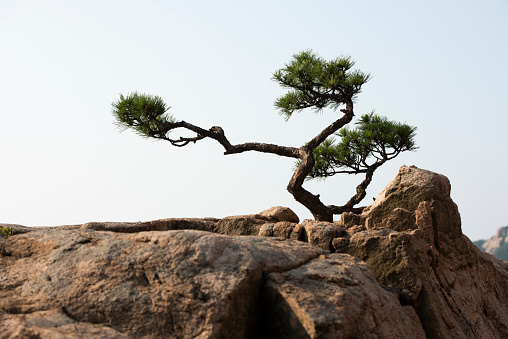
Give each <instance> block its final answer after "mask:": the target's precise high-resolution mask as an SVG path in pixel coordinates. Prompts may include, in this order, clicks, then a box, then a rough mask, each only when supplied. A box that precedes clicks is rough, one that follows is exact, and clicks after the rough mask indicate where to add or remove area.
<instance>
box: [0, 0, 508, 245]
mask: <svg viewBox="0 0 508 339" xmlns="http://www.w3.org/2000/svg"><path fill="white" fill-rule="evenodd" d="M305 49H313V50H314V51H315V52H317V53H318V54H319V55H321V56H322V57H324V58H326V59H331V58H335V57H337V56H341V55H351V56H352V57H353V59H355V60H356V62H357V64H356V66H357V67H358V68H360V69H361V70H362V71H365V72H369V73H371V74H372V75H373V79H372V80H371V81H370V82H369V83H368V84H366V85H365V86H364V90H363V93H362V94H360V95H359V97H358V103H357V105H356V109H355V110H356V113H357V115H358V116H359V115H361V114H363V113H367V112H369V111H370V110H372V109H376V112H377V113H379V114H382V115H386V116H388V117H389V118H390V119H394V120H399V121H402V122H407V123H408V124H411V125H415V126H417V127H418V135H417V139H416V141H417V144H418V145H419V146H420V149H419V150H418V151H417V152H412V153H403V154H401V155H400V156H399V157H398V158H396V159H394V160H392V161H391V162H390V163H388V164H387V165H385V166H384V167H382V168H381V169H380V170H378V172H377V173H376V175H375V176H374V181H373V183H372V184H371V186H369V189H368V195H367V198H366V199H365V201H364V202H366V203H367V204H370V202H371V201H372V197H375V196H377V195H378V193H379V192H380V191H381V190H382V188H383V187H384V186H386V184H388V182H389V181H391V180H392V179H393V178H394V177H395V175H396V173H397V170H398V168H399V167H400V166H401V165H416V166H418V167H421V168H424V169H428V170H432V171H435V172H438V173H442V174H444V175H446V176H447V177H448V178H449V179H450V181H451V183H452V198H453V200H454V201H455V202H456V203H457V204H458V206H459V210H460V213H461V216H462V224H463V225H462V227H463V231H464V233H465V234H466V235H468V236H469V237H470V238H471V239H473V240H476V239H480V238H488V237H490V236H492V235H493V234H494V232H495V230H496V229H497V228H499V227H500V226H504V225H507V224H508V216H507V213H506V212H505V208H506V206H507V203H508V193H507V192H508V181H507V179H506V176H505V175H506V172H507V169H508V164H507V157H506V146H507V143H508V142H507V141H506V134H507V132H506V128H507V124H508V118H507V107H508V95H506V90H507V85H506V81H507V80H506V79H508V68H507V67H506V62H507V60H508V3H507V2H506V1H504V0H498V1H494V0H481V1H480V0H478V1H458V0H457V1H434V0H432V1H428V0H426V1H374V0H369V1H320V0H314V1H299V0H291V1H273V0H272V1H264V0H263V1H259V0H258V1H220V0H216V1H185V2H184V1H150V0H144V1H125V0H123V1H109V0H98V1H96V0H87V1H63V0H62V1H55V0H46V1H30V0H26V1H10V0H0V114H1V123H0V157H1V160H2V161H1V165H0V166H1V167H0V222H2V223H17V224H22V225H27V226H43V225H62V224H79V223H84V222H88V221H137V220H154V219H160V218H170V217H204V216H212V217H224V216H228V215H237V214H250V213H256V212H259V211H261V210H264V209H266V208H269V207H271V206H275V205H282V206H288V207H291V208H292V209H293V210H294V211H295V212H296V213H297V214H298V215H299V216H300V219H304V218H310V217H311V215H310V213H309V212H308V211H307V210H306V209H305V208H304V207H303V206H301V205H300V204H298V203H297V202H296V201H294V199H293V197H292V196H291V195H290V194H289V193H288V192H287V191H286V185H287V182H288V181H289V179H290V177H291V174H292V171H291V169H292V167H293V160H291V159H287V158H280V157H277V156H274V155H269V154H256V153H252V152H251V153H244V154H239V155H230V156H223V155H222V153H223V149H222V148H221V146H220V145H219V144H218V143H216V142H213V141H211V140H205V141H202V142H199V143H197V144H195V145H189V146H187V147H184V148H175V147H172V146H171V145H170V144H169V143H164V142H155V141H149V140H145V139H142V138H140V137H139V136H137V135H135V134H134V133H131V132H128V131H126V132H124V133H121V134H120V133H119V132H118V130H116V128H115V126H114V125H113V117H112V115H111V102H112V101H114V100H116V99H117V98H118V95H119V94H120V93H124V94H127V93H129V92H132V91H139V92H145V93H150V94H154V95H159V96H161V97H163V98H164V100H165V101H166V102H167V103H168V104H169V105H171V106H172V109H171V112H172V114H173V115H175V116H176V117H177V118H179V119H182V120H185V121H188V122H191V123H193V124H196V125H199V126H202V127H203V128H209V127H211V126H213V125H219V126H222V127H223V128H224V130H225V132H226V135H227V136H228V138H229V140H230V141H231V142H232V143H243V142H248V141H258V142H269V143H276V144H282V145H288V146H301V145H302V144H303V143H304V142H306V141H308V140H309V139H310V138H312V137H313V136H314V135H315V134H317V133H318V132H319V131H321V129H322V128H324V127H325V126H326V125H328V124H329V123H331V122H332V121H333V120H335V119H337V117H338V113H334V112H333V111H325V112H324V113H323V114H321V115H315V114H314V113H312V112H311V111H308V112H307V111H304V112H302V113H301V114H299V115H295V116H293V117H292V118H291V119H290V120H289V121H288V122H285V121H284V119H283V118H282V117H281V116H279V115H278V114H277V111H276V110H275V109H274V108H273V102H274V101H275V99H276V97H277V96H279V95H281V94H283V93H284V90H283V89H281V88H280V87H278V85H277V84H276V83H275V82H273V81H271V80H270V78H271V74H272V72H274V71H275V70H277V69H278V68H281V67H283V66H284V64H285V63H286V62H288V61H289V60H290V58H291V56H292V55H293V54H294V53H296V52H299V51H302V50H305ZM361 180H362V178H361V177H354V176H345V177H341V176H336V177H334V178H331V179H329V180H327V181H324V182H309V183H307V184H306V185H305V187H306V188H307V189H309V190H310V191H311V192H313V193H315V194H317V193H319V194H321V198H322V200H323V201H324V203H326V204H336V205H341V204H343V203H345V202H346V201H347V199H349V197H350V196H351V195H352V194H353V193H354V187H355V186H356V185H357V184H358V183H359V182H360V181H361Z"/></svg>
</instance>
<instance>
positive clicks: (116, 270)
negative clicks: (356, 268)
mask: <svg viewBox="0 0 508 339" xmlns="http://www.w3.org/2000/svg"><path fill="white" fill-rule="evenodd" d="M0 253H1V255H2V256H1V257H0V267H2V271H1V277H0V337H1V338H10V337H12V338H17V337H18V336H21V337H23V336H24V337H27V338H28V337H38V336H39V337H41V336H42V337H47V338H57V337H58V336H57V334H58V333H60V334H61V333H68V332H69V331H70V329H69V328H75V333H74V334H73V335H81V336H82V337H85V335H86V334H87V333H94V336H97V337H100V336H103V337H109V338H114V337H121V336H120V335H118V336H116V335H112V333H116V332H118V333H121V334H123V335H125V336H128V337H132V338H176V337H178V338H249V337H251V338H256V337H258V335H259V332H260V331H261V330H262V328H263V326H261V325H260V324H261V322H260V317H259V315H260V314H262V312H260V308H261V307H262V306H263V305H262V304H261V303H260V297H259V291H260V288H261V286H262V284H263V276H264V275H265V274H268V273H270V272H274V271H276V272H280V271H287V270H290V269H292V268H294V267H299V266H300V265H303V264H305V263H307V262H308V261H309V260H311V259H312V258H315V257H317V256H319V255H320V254H321V253H322V251H321V250H319V249H318V248H315V247H313V246H311V245H308V244H305V243H302V242H298V243H295V242H287V241H278V240H276V239H270V238H261V237H230V236H224V235H218V234H213V233H209V232H202V231H194V230H180V231H159V232H157V231H152V232H141V233H129V234H125V233H114V232H102V231H95V230H90V229H84V230H59V229H53V230H46V231H37V232H31V233H27V234H23V235H17V236H13V237H11V238H9V239H8V240H7V241H2V242H1V243H0ZM98 325H101V326H98ZM48 328H49V330H48ZM48 331H51V333H52V334H51V335H50V334H49V332H48ZM46 335H47V336H46ZM69 337H72V336H71V335H69Z"/></svg>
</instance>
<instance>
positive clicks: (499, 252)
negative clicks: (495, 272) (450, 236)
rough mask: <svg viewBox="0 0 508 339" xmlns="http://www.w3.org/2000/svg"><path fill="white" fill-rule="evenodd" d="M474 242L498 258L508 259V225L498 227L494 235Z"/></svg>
mask: <svg viewBox="0 0 508 339" xmlns="http://www.w3.org/2000/svg"><path fill="white" fill-rule="evenodd" d="M474 244H475V245H476V246H478V248H480V249H481V250H482V251H485V252H487V253H490V254H492V255H494V256H495V257H496V258H498V259H502V260H508V226H504V227H500V228H498V229H497V231H496V234H495V235H494V236H492V237H490V238H489V239H487V240H478V241H475V242H474Z"/></svg>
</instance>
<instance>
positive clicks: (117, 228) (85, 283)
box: [0, 167, 508, 338]
mask: <svg viewBox="0 0 508 339" xmlns="http://www.w3.org/2000/svg"><path fill="white" fill-rule="evenodd" d="M0 226H5V225H0ZM8 226H9V227H12V228H13V229H14V234H15V235H14V236H11V237H10V238H8V239H5V240H4V239H0V338H426V337H427V338H502V337H508V311H507V309H508V308H507V307H506V305H507V304H508V272H507V263H506V262H502V261H499V260H497V259H495V258H494V257H493V256H491V255H489V254H487V253H483V252H481V251H480V250H478V249H477V248H476V246H474V245H473V244H472V243H471V242H470V241H469V239H468V238H467V237H465V236H464V235H462V232H461V227H460V216H459V213H458V209H457V206H456V205H455V204H454V203H453V201H452V200H451V198H450V183H449V181H448V179H447V178H446V177H444V176H442V175H439V174H436V173H432V172H429V171H425V170H421V169H418V168H415V167H402V168H401V169H400V171H399V173H398V175H397V176H396V178H395V179H394V180H393V181H392V182H391V183H390V184H389V185H388V186H387V187H386V188H385V190H384V191H383V192H382V193H381V194H380V196H379V197H378V198H377V199H376V201H375V202H374V204H372V205H371V206H369V207H368V208H366V209H365V210H364V212H363V213H362V214H361V215H355V214H352V213H345V214H343V215H342V217H341V220H340V221H338V222H334V223H326V222H317V221H312V220H304V221H303V222H302V223H301V224H299V219H298V217H297V216H296V215H295V214H294V213H293V212H292V211H291V210H289V209H287V208H283V207H275V208H271V209H269V210H266V211H263V212H260V213H258V214H253V215H246V216H236V217H228V218H224V219H214V218H199V219H190V218H189V219H163V220H156V221H152V222H139V223H111V222H105V223H97V222H93V223H87V224H84V225H73V226H60V227H44V228H29V227H24V226H19V225H8ZM258 234H259V236H258Z"/></svg>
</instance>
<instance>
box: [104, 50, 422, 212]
mask: <svg viewBox="0 0 508 339" xmlns="http://www.w3.org/2000/svg"><path fill="white" fill-rule="evenodd" d="M354 64H355V63H354V61H353V60H352V59H351V58H350V57H341V58H336V59H333V60H331V61H326V60H324V59H323V58H321V57H319V56H318V55H317V54H315V53H313V52H312V51H310V50H308V51H304V52H301V53H298V54H295V55H293V59H292V60H291V62H290V63H288V64H286V65H285V67H284V68H281V69H279V70H277V71H276V72H274V74H273V78H272V79H273V80H274V81H276V82H277V83H279V85H281V86H282V87H284V88H288V89H289V91H288V92H287V93H286V94H285V95H283V96H281V97H279V98H278V99H277V100H276V101H275V107H276V108H277V109H278V110H279V112H280V114H281V115H283V116H284V118H285V119H286V120H288V119H290V118H291V116H292V115H293V113H295V112H297V113H299V112H301V111H303V110H305V109H311V110H314V111H315V112H321V111H322V110H323V109H325V108H329V109H331V110H332V111H333V112H337V110H339V111H340V112H341V114H339V117H338V119H337V120H335V121H334V122H333V123H331V124H330V125H328V126H326V127H325V128H324V129H323V130H322V131H321V132H320V133H318V134H317V135H316V136H315V137H314V138H312V139H311V140H309V141H308V142H307V143H306V144H305V145H303V146H301V147H286V146H279V145H274V144H266V143H255V142H253V143H243V144H237V145H234V144H231V143H230V141H229V140H228V139H227V138H226V135H225V133H224V130H223V129H222V128H221V127H220V126H213V127H211V128H209V129H204V128H201V127H198V126H196V125H193V124H190V123H187V122H185V121H181V120H178V119H176V118H175V117H174V116H173V115H171V114H170V113H169V112H168V110H169V107H168V106H167V105H166V104H165V103H164V101H163V100H162V99H161V98H160V97H158V96H152V95H148V94H139V93H137V92H134V93H131V94H129V95H127V96H125V97H124V96H123V95H120V98H119V99H118V100H117V101H115V102H113V104H112V106H113V115H114V117H115V119H116V123H117V124H118V126H120V127H121V128H122V129H133V130H134V131H135V132H136V133H138V134H139V135H141V136H143V137H145V138H155V139H160V140H166V141H168V142H170V143H171V144H172V145H173V146H177V147H183V146H186V145H188V144H189V143H196V142H197V141H200V140H203V139H205V138H210V139H214V140H216V141H217V142H219V143H220V144H221V145H222V146H223V147H224V150H225V152H224V154H225V155H228V154H236V153H242V152H246V151H257V152H263V153H272V154H277V155H280V156H284V157H290V158H294V159H296V168H295V170H294V173H293V176H292V178H291V180H290V181H289V184H288V186H287V190H288V191H289V192H290V193H291V194H292V195H293V197H294V198H295V200H297V201H298V202H300V203H301V204H303V205H304V206H305V207H307V208H308V209H309V210H310V212H311V213H312V215H313V216H314V218H315V219H316V220H322V221H333V215H334V214H341V213H343V212H349V211H353V212H357V213H358V212H360V211H361V210H362V208H355V207H354V206H355V205H357V204H358V203H360V201H361V200H362V199H363V198H364V197H365V194H366V188H367V186H368V185H369V184H370V182H371V180H372V176H373V174H374V171H375V170H376V169H377V168H379V167H380V166H381V165H383V164H384V163H385V162H386V161H388V160H390V159H393V158H395V157H396V156H398V155H399V154H400V153H401V152H404V151H412V150H415V149H416V145H415V142H414V137H415V135H416V134H415V132H416V127H412V126H409V125H406V124H402V123H398V122H394V121H389V120H388V119H387V118H385V117H382V116H378V115H376V114H375V113H374V112H372V113H369V114H365V115H363V116H362V117H361V118H360V120H359V121H358V122H357V123H356V125H357V128H356V129H349V128H347V126H346V125H348V124H349V123H350V122H351V121H352V120H353V117H354V116H355V114H354V102H355V101H356V98H357V95H358V94H359V93H360V92H361V89H362V86H363V85H364V84H365V83H366V82H368V81H369V79H370V78H371V76H370V74H367V73H363V72H361V71H360V70H353V66H354ZM182 128H183V129H186V130H190V131H192V132H194V133H195V136H193V137H181V136H180V137H176V138H175V137H173V136H172V134H171V132H174V131H175V130H177V129H182ZM337 137H338V138H339V139H340V141H339V142H337V141H336V138H337ZM341 173H348V174H365V179H364V180H363V181H362V182H361V183H360V184H359V185H358V186H357V189H356V191H357V193H356V194H355V195H354V196H352V198H351V199H350V200H349V201H348V202H347V203H346V204H345V205H342V206H335V205H325V204H324V203H323V202H321V200H320V197H319V195H314V194H312V193H310V192H309V191H307V190H306V189H305V188H304V187H303V183H304V181H305V179H326V178H327V177H329V176H333V175H335V174H341Z"/></svg>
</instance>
